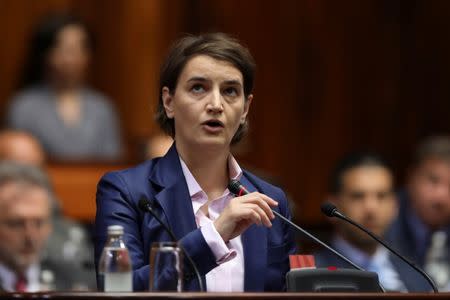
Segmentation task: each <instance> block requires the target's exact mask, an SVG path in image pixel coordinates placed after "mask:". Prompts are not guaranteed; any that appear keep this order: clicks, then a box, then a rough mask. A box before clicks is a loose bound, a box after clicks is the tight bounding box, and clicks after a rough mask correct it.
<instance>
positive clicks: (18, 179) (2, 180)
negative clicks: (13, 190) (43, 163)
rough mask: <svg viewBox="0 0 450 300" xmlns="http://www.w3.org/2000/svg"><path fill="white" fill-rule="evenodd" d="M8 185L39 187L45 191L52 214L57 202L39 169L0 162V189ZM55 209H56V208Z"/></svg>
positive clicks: (48, 183) (15, 163)
mask: <svg viewBox="0 0 450 300" xmlns="http://www.w3.org/2000/svg"><path fill="white" fill-rule="evenodd" d="M8 183H17V184H25V185H29V186H34V187H40V188H42V189H44V190H45V191H47V193H48V195H49V198H50V202H51V206H52V210H53V212H54V210H55V208H56V207H55V205H56V206H57V201H56V198H55V195H54V192H53V187H52V185H51V183H50V180H49V178H48V176H47V174H46V173H45V172H44V171H43V170H42V169H40V168H39V167H35V166H31V165H25V164H21V163H17V162H13V161H1V162H0V187H2V186H3V185H5V184H8ZM56 209H57V208H56Z"/></svg>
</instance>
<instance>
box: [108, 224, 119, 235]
mask: <svg viewBox="0 0 450 300" xmlns="http://www.w3.org/2000/svg"><path fill="white" fill-rule="evenodd" d="M121 234H123V226H122V225H110V226H108V235H121Z"/></svg>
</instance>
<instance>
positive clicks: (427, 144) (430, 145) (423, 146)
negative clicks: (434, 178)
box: [413, 136, 450, 165]
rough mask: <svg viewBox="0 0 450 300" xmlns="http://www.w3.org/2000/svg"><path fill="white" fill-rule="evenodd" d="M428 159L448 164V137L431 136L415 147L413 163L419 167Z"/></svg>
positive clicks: (449, 139) (449, 153)
mask: <svg viewBox="0 0 450 300" xmlns="http://www.w3.org/2000/svg"><path fill="white" fill-rule="evenodd" d="M429 158H437V159H440V160H443V161H446V162H447V163H450V137H449V136H431V137H428V138H426V139H425V140H423V141H422V142H421V143H420V144H419V145H418V146H417V148H416V150H415V152H414V154H413V163H414V164H416V165H419V164H421V163H422V162H423V161H425V160H427V159H429Z"/></svg>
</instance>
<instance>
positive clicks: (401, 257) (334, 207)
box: [321, 203, 438, 293]
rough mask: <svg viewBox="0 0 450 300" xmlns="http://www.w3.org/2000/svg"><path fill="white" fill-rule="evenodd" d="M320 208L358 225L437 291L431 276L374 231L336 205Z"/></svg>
mask: <svg viewBox="0 0 450 300" xmlns="http://www.w3.org/2000/svg"><path fill="white" fill-rule="evenodd" d="M321 210H322V212H323V213H324V214H325V215H326V216H328V217H336V218H339V219H341V220H344V221H346V222H348V223H350V224H352V225H353V226H356V227H358V228H359V229H360V230H362V231H364V232H365V233H367V234H368V235H370V237H372V238H373V239H374V240H376V241H377V242H379V243H380V244H381V245H383V246H384V247H385V248H386V249H388V250H389V251H390V252H391V253H394V254H395V255H396V256H397V257H399V258H400V259H401V260H403V261H404V262H405V263H407V264H408V265H410V266H411V267H412V268H413V269H414V270H416V271H417V272H419V273H420V274H421V275H422V276H423V277H424V278H425V279H426V280H427V281H428V283H429V284H430V285H431V287H432V288H433V291H434V293H438V289H437V287H436V284H435V283H434V281H433V279H431V277H430V276H429V275H428V274H427V273H425V271H423V270H422V269H420V268H419V267H418V266H417V265H416V264H415V263H413V262H412V261H410V260H409V259H407V258H406V257H404V256H403V255H401V254H400V253H398V252H397V251H396V250H394V249H392V248H391V247H390V246H389V245H388V244H387V243H386V242H385V241H383V240H382V239H381V238H379V237H377V236H376V235H375V234H374V233H372V232H371V231H370V230H368V229H366V228H364V227H363V226H361V225H359V224H358V223H356V222H355V221H353V220H351V219H350V218H348V217H347V216H345V215H344V214H342V213H341V212H339V210H338V209H337V207H336V206H335V205H333V204H331V203H324V204H322V206H321Z"/></svg>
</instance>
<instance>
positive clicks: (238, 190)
mask: <svg viewBox="0 0 450 300" xmlns="http://www.w3.org/2000/svg"><path fill="white" fill-rule="evenodd" d="M228 190H229V191H230V192H231V193H233V194H234V195H236V196H238V197H240V196H243V195H247V194H249V191H248V190H247V189H246V188H245V187H244V186H243V185H242V183H240V182H239V181H238V180H235V179H232V180H230V182H229V183H228ZM271 210H272V212H273V213H274V214H275V215H276V216H277V217H279V218H280V219H282V220H283V221H284V222H286V223H287V224H289V225H290V226H292V227H294V228H295V229H297V230H298V231H300V232H301V233H303V234H305V235H306V236H308V237H309V238H310V239H312V240H314V241H315V242H316V243H318V244H319V245H321V246H323V247H325V248H327V249H328V250H330V251H331V252H333V253H334V254H335V255H337V256H338V257H339V258H341V259H342V260H344V261H345V262H347V263H348V264H350V265H352V266H353V267H354V268H355V269H358V270H360V271H365V270H364V269H363V268H361V267H360V266H358V265H357V264H355V263H354V262H352V261H351V260H349V259H348V258H347V257H345V256H344V255H342V254H340V253H339V252H337V251H336V250H334V249H333V248H331V247H330V246H328V245H327V244H326V243H324V242H322V241H321V240H319V239H318V238H316V237H315V236H314V235H312V234H311V233H309V232H308V231H306V230H305V229H303V228H301V227H300V226H298V225H297V224H295V223H294V222H292V221H291V220H289V219H287V218H285V217H284V216H283V215H282V214H280V213H279V212H277V211H275V210H273V209H271Z"/></svg>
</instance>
